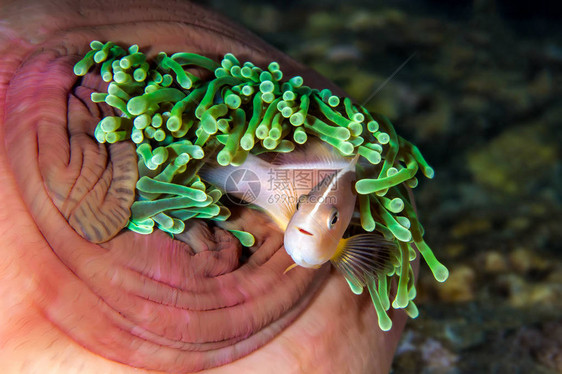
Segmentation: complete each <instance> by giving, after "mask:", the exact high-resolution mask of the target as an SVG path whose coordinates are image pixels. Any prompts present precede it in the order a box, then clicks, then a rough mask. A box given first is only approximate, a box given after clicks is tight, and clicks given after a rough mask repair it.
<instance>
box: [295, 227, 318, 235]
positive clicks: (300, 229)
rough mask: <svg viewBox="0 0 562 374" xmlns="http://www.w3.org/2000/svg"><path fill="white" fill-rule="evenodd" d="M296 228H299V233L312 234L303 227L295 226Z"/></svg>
mask: <svg viewBox="0 0 562 374" xmlns="http://www.w3.org/2000/svg"><path fill="white" fill-rule="evenodd" d="M297 230H299V232H301V233H303V234H305V235H309V236H314V234H313V233H311V232H309V231H306V230H305V229H303V228H300V227H297Z"/></svg>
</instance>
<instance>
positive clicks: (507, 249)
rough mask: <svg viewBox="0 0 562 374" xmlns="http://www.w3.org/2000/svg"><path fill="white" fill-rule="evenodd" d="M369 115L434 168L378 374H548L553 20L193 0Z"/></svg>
mask: <svg viewBox="0 0 562 374" xmlns="http://www.w3.org/2000/svg"><path fill="white" fill-rule="evenodd" d="M204 3H205V4H206V5H207V6H209V7H211V8H213V9H215V10H217V11H219V12H221V13H223V14H225V15H227V16H228V17H230V18H231V19H234V20H236V22H238V23H240V24H242V25H244V26H245V27H247V28H249V29H250V30H252V31H253V32H255V33H256V34H258V35H259V36H260V37H262V38H264V39H265V40H267V41H268V42H269V43H271V44H273V45H274V46H276V47H277V48H279V49H281V50H282V51H284V52H285V53H287V54H288V55H289V56H291V57H293V58H295V59H296V60H298V61H300V62H303V63H304V64H306V65H308V66H310V67H312V68H314V69H316V70H317V71H318V72H320V73H321V74H322V75H324V76H326V77H327V78H329V79H330V80H332V81H333V82H335V83H336V84H337V85H339V86H340V87H342V88H343V89H344V90H345V91H346V92H347V94H349V96H350V97H351V98H352V99H353V100H355V101H357V102H358V103H361V104H362V105H364V106H365V107H366V108H367V109H369V110H370V111H374V112H378V113H383V114H384V115H386V116H388V118H389V119H390V120H391V121H392V123H393V124H394V126H395V128H396V129H397V132H398V133H399V134H401V136H403V137H405V138H406V139H408V140H410V141H412V142H413V143H414V144H416V145H417V146H418V147H419V149H420V150H421V152H422V153H423V154H424V156H425V158H426V160H427V162H428V163H429V164H430V165H431V166H432V167H433V169H434V170H435V177H434V178H433V179H432V180H427V179H424V178H420V184H419V186H418V187H417V188H416V189H415V190H414V195H415V198H416V203H417V207H418V211H419V213H418V215H419V217H420V221H421V222H422V223H423V225H424V228H425V237H424V238H425V239H426V242H427V243H428V244H429V245H430V246H431V247H432V249H433V251H434V253H435V254H436V256H437V257H438V258H439V260H440V261H441V262H442V263H443V264H444V265H446V266H447V268H448V269H449V272H450V274H449V278H448V280H447V281H446V282H444V283H438V282H435V280H434V279H433V276H432V274H431V272H430V271H429V270H428V268H427V267H426V265H425V264H422V265H421V270H420V276H419V279H418V286H417V287H418V295H417V298H416V304H417V305H418V308H419V316H418V317H417V318H416V319H410V320H409V321H408V323H407V326H406V329H405V330H404V333H403V335H402V338H401V340H400V343H399V345H398V348H397V351H396V355H395V358H394V361H393V365H392V372H393V373H397V374H398V373H544V374H547V373H560V372H562V312H561V311H562V224H561V223H560V222H561V220H562V164H561V156H562V154H561V149H562V148H561V146H560V144H562V91H561V88H560V87H561V84H562V75H561V72H562V27H561V26H560V25H561V16H562V12H561V10H560V7H559V6H555V5H550V6H549V5H547V3H548V2H545V1H539V2H510V1H491V0H490V1H479V0H475V1H460V2H446V1H392V2H382V1H361V0H357V1H321V2H319V1H266V2H263V1H221V0H214V1H205V2H204Z"/></svg>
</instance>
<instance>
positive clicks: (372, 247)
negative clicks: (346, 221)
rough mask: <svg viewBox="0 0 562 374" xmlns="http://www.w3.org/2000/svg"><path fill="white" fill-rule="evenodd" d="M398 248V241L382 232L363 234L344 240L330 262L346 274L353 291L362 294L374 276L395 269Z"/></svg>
mask: <svg viewBox="0 0 562 374" xmlns="http://www.w3.org/2000/svg"><path fill="white" fill-rule="evenodd" d="M397 249H398V246H397V245H396V243H395V242H393V241H390V240H387V239H385V238H384V237H383V236H382V235H380V234H377V233H366V234H359V235H354V236H352V237H350V238H347V239H341V240H340V242H339V244H338V248H337V250H336V254H335V255H334V256H333V257H332V258H331V259H330V261H331V262H332V264H333V265H334V266H335V267H336V268H337V269H338V270H339V271H340V272H341V273H342V274H343V276H344V277H345V279H346V280H347V282H348V283H349V286H350V288H351V290H352V291H353V292H354V293H356V294H361V292H363V287H366V286H367V283H368V282H369V281H370V280H371V279H373V278H375V279H376V278H378V277H379V276H381V275H382V274H386V273H387V272H388V271H390V270H391V269H392V266H393V265H392V257H393V255H394V254H393V252H395V251H396V250H397Z"/></svg>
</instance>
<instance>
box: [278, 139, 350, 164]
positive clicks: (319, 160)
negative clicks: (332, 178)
mask: <svg viewBox="0 0 562 374" xmlns="http://www.w3.org/2000/svg"><path fill="white" fill-rule="evenodd" d="M270 162H271V164H272V165H275V166H276V167H278V168H280V169H333V170H340V169H343V168H345V167H347V166H348V165H349V163H350V159H349V158H346V157H343V156H342V155H341V154H340V153H339V152H338V151H337V150H336V149H334V148H333V147H332V146H331V145H329V144H327V143H326V142H323V141H321V140H309V141H308V142H306V144H304V145H303V146H301V147H299V148H297V149H295V150H294V151H293V152H289V153H278V154H276V155H275V156H274V157H273V159H272V160H271V161H270Z"/></svg>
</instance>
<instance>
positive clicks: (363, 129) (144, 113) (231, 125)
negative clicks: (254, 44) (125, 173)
mask: <svg viewBox="0 0 562 374" xmlns="http://www.w3.org/2000/svg"><path fill="white" fill-rule="evenodd" d="M90 47H91V51H89V52H88V53H87V54H86V55H85V57H84V58H83V59H82V60H80V61H79V62H78V63H76V65H75V67H74V73H75V74H76V75H85V74H86V73H87V72H88V71H89V70H90V69H92V68H93V67H94V66H95V65H99V73H100V74H101V77H102V79H103V80H104V81H105V82H108V83H109V85H108V87H107V92H103V93H101V92H95V93H92V95H91V99H92V101H93V102H105V103H107V104H108V105H110V106H112V107H114V108H115V109H117V111H118V113H120V115H118V116H107V117H105V118H103V119H102V120H101V121H100V122H99V124H98V125H97V127H96V129H95V132H94V136H95V138H96V140H97V141H98V142H100V143H105V142H107V143H115V142H120V141H127V140H131V141H132V142H134V143H135V144H136V152H137V155H138V171H139V180H138V182H137V184H136V193H137V194H136V201H135V202H134V203H133V204H132V206H131V216H130V218H129V222H128V225H127V227H128V229H130V230H132V231H135V232H138V233H141V234H149V233H152V231H153V229H154V228H155V227H157V228H158V229H160V230H162V231H165V232H167V233H169V234H170V235H172V236H173V235H177V234H180V233H182V232H183V231H184V229H185V222H186V221H187V220H189V219H192V218H199V219H205V220H213V221H225V220H227V219H228V218H229V216H230V211H229V209H228V207H226V206H225V205H223V204H222V203H221V197H222V195H223V193H222V192H221V190H220V189H219V188H218V187H217V186H213V185H209V184H207V183H205V182H204V181H202V180H201V178H200V177H199V176H198V171H199V169H200V168H201V167H202V166H203V164H204V163H205V162H206V161H207V158H208V157H211V156H212V157H216V162H217V163H218V164H219V165H222V166H227V165H234V166H238V165H241V164H243V162H244V160H245V159H246V157H247V155H248V153H252V154H261V153H265V152H291V151H293V150H294V149H295V146H296V145H295V144H304V143H306V142H307V140H308V139H309V137H311V136H312V137H317V138H319V139H321V140H322V141H324V142H326V143H328V144H330V145H331V146H333V147H334V148H335V149H337V150H338V151H339V152H340V153H341V154H342V155H343V156H352V155H356V154H359V155H360V156H361V157H362V158H364V159H365V160H367V162H363V163H358V168H357V182H356V184H355V188H356V191H357V193H358V197H359V198H358V209H359V216H360V222H358V223H357V225H360V226H361V227H362V229H363V230H365V231H369V232H373V231H377V232H379V233H380V234H381V235H383V236H384V237H385V239H387V240H392V241H394V242H395V243H396V244H397V245H396V246H395V247H396V250H395V251H394V253H392V254H391V256H390V258H389V261H390V262H391V263H392V266H390V267H386V268H385V271H384V272H382V273H379V274H372V275H371V276H370V277H368V279H369V280H368V281H367V282H364V283H360V282H354V281H350V280H349V279H348V283H349V285H350V287H351V289H352V291H353V292H354V293H357V294H360V293H362V291H363V288H364V287H367V288H368V290H369V293H370V295H371V297H372V301H373V305H374V306H375V309H376V310H377V314H378V317H379V325H380V327H381V329H383V330H388V329H390V327H391V321H390V319H389V318H388V316H387V314H386V311H387V310H388V309H389V308H390V306H391V305H392V307H393V308H395V309H405V310H406V312H407V313H408V315H410V316H411V317H413V318H415V317H416V316H417V314H418V312H417V308H416V306H415V304H414V303H413V299H414V298H415V296H416V289H415V285H414V273H413V270H412V266H411V261H413V260H414V259H415V257H416V252H415V250H414V247H415V248H417V249H418V250H419V251H420V253H421V254H422V256H423V258H424V259H425V261H426V262H427V264H428V265H429V268H430V269H431V271H432V272H433V275H434V277H435V279H437V280H438V281H440V282H442V281H444V280H445V279H446V278H447V276H448V271H447V269H446V268H445V266H443V265H442V264H441V263H440V262H439V261H438V260H437V259H436V258H435V256H434V254H433V252H432V250H431V249H430V248H429V247H428V245H427V244H426V243H425V241H424V239H423V233H424V231H423V228H422V226H421V224H420V222H419V220H418V218H417V216H416V213H415V211H414V208H413V207H412V204H411V201H410V199H409V198H408V188H414V187H415V186H416V185H417V183H418V181H417V179H416V174H417V172H418V170H420V169H421V171H422V173H423V174H424V175H425V176H426V177H428V178H432V177H433V174H434V172H433V169H432V168H431V167H430V166H429V165H428V163H427V162H426V161H425V160H424V158H423V156H422V155H421V153H420V151H419V150H418V148H417V147H416V146H415V145H413V144H412V143H410V142H408V141H407V140H405V139H403V138H402V137H400V136H398V135H397V134H396V131H395V130H394V127H393V126H392V124H391V123H390V121H389V120H388V118H386V117H385V116H383V115H381V114H377V113H370V112H369V111H367V110H366V109H365V108H364V107H362V106H360V105H357V104H355V103H353V102H352V100H351V99H350V98H347V97H345V98H341V97H338V96H335V95H332V93H331V92H330V90H328V89H324V90H317V89H312V88H310V87H308V86H306V85H304V82H303V79H302V77H300V76H295V77H292V78H290V79H285V80H284V79H283V72H282V71H281V70H280V67H279V64H278V63H276V62H271V63H270V64H269V65H268V66H267V68H266V69H262V68H260V67H258V66H255V65H254V64H253V63H251V62H245V63H243V64H241V63H240V62H239V61H238V59H237V58H236V57H235V56H234V55H233V54H230V53H228V54H226V55H225V56H224V58H223V59H222V61H220V63H219V62H216V61H213V60H211V59H209V58H207V57H204V56H201V55H198V54H194V53H183V52H181V53H175V54H173V55H171V56H168V55H167V54H166V53H163V52H162V53H160V54H158V56H157V57H156V58H155V60H154V61H148V60H147V58H146V56H145V55H144V54H143V53H141V52H139V48H138V46H136V45H133V46H131V47H129V48H128V50H126V49H124V48H122V47H120V46H118V45H116V44H114V43H112V42H107V43H105V44H104V43H101V42H99V41H93V42H92V43H91V44H90ZM193 68H195V69H198V70H204V71H205V70H206V71H208V72H209V74H214V75H213V76H212V77H211V78H210V79H203V78H200V77H198V76H196V75H194V74H193V73H192V72H193ZM230 231H231V232H232V234H233V235H234V236H236V237H237V238H238V239H239V240H240V242H241V243H242V245H244V246H251V245H253V244H254V238H253V237H252V235H251V234H249V233H247V232H244V231H238V230H230ZM392 278H397V289H396V296H395V298H394V300H393V302H392V304H391V303H390V297H391V295H390V292H391V285H392ZM346 279H347V278H346Z"/></svg>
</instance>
